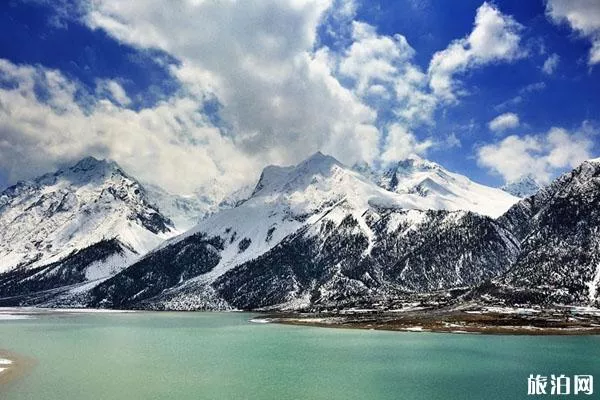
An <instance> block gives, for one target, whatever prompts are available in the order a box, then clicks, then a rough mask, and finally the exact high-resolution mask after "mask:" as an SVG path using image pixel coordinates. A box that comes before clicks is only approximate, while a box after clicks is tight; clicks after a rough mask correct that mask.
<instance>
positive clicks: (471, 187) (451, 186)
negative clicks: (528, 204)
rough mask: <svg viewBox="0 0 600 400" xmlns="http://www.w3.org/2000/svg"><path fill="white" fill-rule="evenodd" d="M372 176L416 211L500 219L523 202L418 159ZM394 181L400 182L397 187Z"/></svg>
mask: <svg viewBox="0 0 600 400" xmlns="http://www.w3.org/2000/svg"><path fill="white" fill-rule="evenodd" d="M361 170H364V167H363V168H362V169H361ZM368 175H369V176H371V179H372V180H374V181H375V182H376V183H378V184H379V185H381V186H383V187H384V188H387V189H389V190H393V191H394V192H396V193H399V194H403V195H404V196H405V197H407V198H411V199H412V200H413V201H415V202H417V203H418V207H414V208H416V209H434V210H449V211H457V210H466V211H473V212H476V213H479V214H482V215H488V216H490V217H492V218H496V217H499V216H500V215H502V214H504V213H505V212H506V211H507V210H508V209H509V208H510V207H511V206H512V205H513V204H515V203H516V202H518V201H519V200H520V199H519V198H518V197H515V196H512V195H510V194H508V193H506V192H505V191H503V190H500V189H497V188H492V187H489V186H485V185H481V184H479V183H476V182H473V181H472V180H470V179H469V178H467V177H465V176H463V175H460V174H457V173H454V172H450V171H448V170H446V169H444V168H443V167H441V166H440V165H439V164H436V163H434V162H431V161H428V160H424V159H422V158H420V157H419V156H416V155H412V156H410V157H409V158H407V159H406V160H402V161H399V162H398V163H397V164H396V165H395V166H394V167H393V168H389V169H388V170H386V171H383V172H381V171H370V172H369V173H368ZM392 178H394V179H396V181H397V183H396V185H395V187H393V186H394V185H393V182H392Z"/></svg>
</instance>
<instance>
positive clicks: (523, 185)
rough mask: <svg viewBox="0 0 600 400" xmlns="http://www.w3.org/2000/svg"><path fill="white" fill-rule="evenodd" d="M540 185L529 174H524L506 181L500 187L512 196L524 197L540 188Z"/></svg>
mask: <svg viewBox="0 0 600 400" xmlns="http://www.w3.org/2000/svg"><path fill="white" fill-rule="evenodd" d="M541 187H542V185H541V184H540V183H539V182H538V181H537V180H536V179H535V177H533V176H532V175H530V174H527V175H524V176H522V177H521V178H519V179H517V180H514V181H510V182H507V183H506V184H505V185H504V186H502V187H501V188H500V189H502V190H504V191H505V192H507V193H510V194H512V195H513V196H516V197H520V198H525V197H529V196H531V195H533V194H535V193H537V192H538V190H540V188H541Z"/></svg>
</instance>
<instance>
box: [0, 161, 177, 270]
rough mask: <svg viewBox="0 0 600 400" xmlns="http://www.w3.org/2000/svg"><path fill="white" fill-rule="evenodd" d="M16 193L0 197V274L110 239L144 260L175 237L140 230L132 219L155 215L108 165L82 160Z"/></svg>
mask: <svg viewBox="0 0 600 400" xmlns="http://www.w3.org/2000/svg"><path fill="white" fill-rule="evenodd" d="M17 190H18V193H13V194H11V192H10V191H9V190H7V191H5V192H3V193H2V194H0V273H2V272H6V271H8V270H10V269H12V268H14V267H16V266H17V265H19V264H28V267H29V268H34V267H38V266H42V265H46V264H49V263H52V262H55V261H59V260H61V259H63V258H65V257H66V256H68V255H69V254H71V253H72V252H74V251H76V250H79V249H83V248H86V247H89V246H90V245H93V244H95V243H97V242H99V241H101V240H108V239H112V238H115V237H116V238H118V240H119V241H121V242H122V243H123V244H124V245H125V246H127V247H129V248H131V249H132V250H133V251H135V252H136V253H138V254H144V253H146V252H148V251H150V250H151V249H153V248H155V247H156V246H157V245H158V244H160V243H161V242H163V241H164V240H165V239H166V238H168V237H170V236H172V235H174V234H175V232H174V231H171V232H165V233H159V234H155V233H152V232H151V231H149V230H148V229H146V228H145V227H144V226H143V225H142V223H141V222H140V221H139V220H138V219H137V216H138V215H148V214H152V213H156V211H155V210H153V209H151V208H150V207H149V205H148V204H147V203H145V202H144V200H143V198H142V189H141V187H140V186H139V184H138V183H137V182H136V181H135V180H133V179H132V178H130V177H128V176H127V175H125V174H124V173H123V172H122V171H121V170H120V169H119V167H118V166H117V165H116V164H114V163H112V162H107V161H99V160H95V159H91V158H90V159H84V160H82V161H81V162H79V163H78V164H76V165H75V166H73V167H71V168H68V169H65V170H61V171H58V172H57V173H54V174H47V175H44V176H42V177H40V178H38V179H36V180H35V181H31V182H28V183H25V184H21V185H19V186H17ZM3 205H5V207H2V206H3ZM98 273H102V272H98ZM90 274H91V275H92V276H97V274H95V273H94V272H92V271H90Z"/></svg>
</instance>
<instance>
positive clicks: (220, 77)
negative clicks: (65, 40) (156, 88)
mask: <svg viewBox="0 0 600 400" xmlns="http://www.w3.org/2000/svg"><path fill="white" fill-rule="evenodd" d="M346 3H347V4H348V8H347V13H350V14H352V12H353V11H352V3H350V2H346ZM330 6H331V2H330V1H327V0H287V1H280V0H270V1H265V2H259V3H256V2H238V1H223V2H203V1H191V0H189V1H183V2H179V3H178V6H177V7H172V6H168V5H166V4H165V3H164V2H163V1H154V0H149V1H145V2H143V3H136V2H129V3H127V5H124V4H123V2H122V1H118V0H97V1H94V2H93V3H92V6H91V9H90V11H89V13H88V15H87V17H86V19H85V21H86V23H87V24H88V26H90V27H91V28H93V29H103V30H105V31H106V32H107V33H108V34H110V35H112V36H114V37H115V38H117V39H118V40H120V41H122V42H125V43H127V44H130V45H133V46H137V47H139V48H143V49H146V48H157V49H161V50H164V51H166V52H168V53H169V54H171V55H173V56H174V57H176V58H177V59H178V60H180V61H181V62H182V64H181V65H177V66H173V67H172V68H173V71H174V73H175V75H176V76H178V77H179V78H180V79H181V80H183V81H185V82H186V84H187V86H189V87H193V88H194V89H195V90H196V91H197V92H200V93H198V94H199V95H203V96H213V97H214V98H216V99H218V101H219V103H220V104H221V105H222V108H221V111H220V113H221V115H220V117H221V118H222V119H223V120H224V121H225V123H226V124H227V125H228V126H229V127H231V132H233V133H234V135H233V136H232V139H233V140H234V142H235V144H236V145H237V146H239V147H240V148H242V149H243V150H244V151H246V152H248V153H250V154H254V153H260V152H266V153H269V154H271V155H272V156H273V157H274V158H278V159H279V160H275V161H279V162H295V161H299V160H300V159H301V158H303V157H306V156H307V155H309V154H310V153H312V152H314V151H316V150H318V149H321V150H323V151H325V152H329V153H331V154H333V155H335V156H337V157H338V158H340V159H342V160H343V161H345V162H349V163H351V162H354V161H356V160H358V159H365V160H369V161H370V160H372V159H373V157H374V156H375V155H376V152H377V142H378V133H377V129H376V128H375V126H374V121H375V118H376V113H375V111H374V110H372V109H371V108H369V107H368V106H366V105H365V104H363V103H362V102H361V101H360V100H359V99H358V98H357V97H356V95H355V94H354V93H353V92H352V91H350V90H348V89H346V88H344V87H343V86H342V85H341V84H339V82H338V80H337V79H336V78H335V77H334V75H333V71H332V67H334V64H332V60H331V55H330V54H328V51H327V49H326V48H321V49H318V50H317V51H315V50H314V49H315V46H316V39H317V38H316V32H317V28H318V26H319V23H320V22H321V20H322V18H323V17H324V15H325V13H326V12H327V10H328V9H329V7H330ZM345 12H346V11H345ZM341 142H344V143H347V144H350V148H348V146H342V147H338V146H337V144H338V143H341Z"/></svg>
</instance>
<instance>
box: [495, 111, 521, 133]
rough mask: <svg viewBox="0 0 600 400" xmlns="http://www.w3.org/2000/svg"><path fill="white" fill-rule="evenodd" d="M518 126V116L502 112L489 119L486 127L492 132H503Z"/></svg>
mask: <svg viewBox="0 0 600 400" xmlns="http://www.w3.org/2000/svg"><path fill="white" fill-rule="evenodd" d="M518 126H519V116H518V115H517V114H515V113H504V114H501V115H498V116H497V117H496V118H494V119H493V120H491V121H490V122H489V124H488V127H489V128H490V130H491V131H494V132H503V131H505V130H507V129H512V128H516V127H518Z"/></svg>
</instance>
